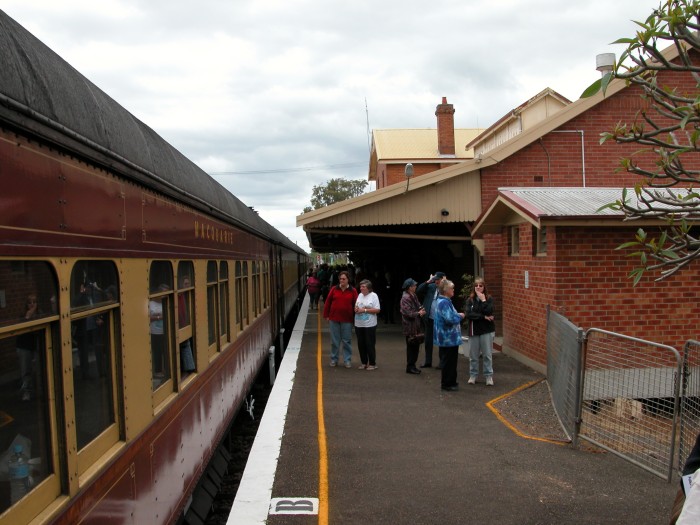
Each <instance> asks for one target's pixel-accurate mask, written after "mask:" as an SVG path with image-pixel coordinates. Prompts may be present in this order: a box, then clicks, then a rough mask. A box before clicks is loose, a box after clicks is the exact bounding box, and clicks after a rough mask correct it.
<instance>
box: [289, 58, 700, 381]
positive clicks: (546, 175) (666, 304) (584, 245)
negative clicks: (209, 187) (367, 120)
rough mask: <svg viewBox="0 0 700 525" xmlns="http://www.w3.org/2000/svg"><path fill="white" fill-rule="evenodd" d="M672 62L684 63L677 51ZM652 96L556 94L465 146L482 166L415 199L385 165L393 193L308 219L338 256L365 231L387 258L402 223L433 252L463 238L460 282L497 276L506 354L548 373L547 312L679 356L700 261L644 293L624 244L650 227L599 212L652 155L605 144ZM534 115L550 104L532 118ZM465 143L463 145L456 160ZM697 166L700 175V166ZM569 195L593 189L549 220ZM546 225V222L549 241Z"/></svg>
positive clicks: (626, 89)
mask: <svg viewBox="0 0 700 525" xmlns="http://www.w3.org/2000/svg"><path fill="white" fill-rule="evenodd" d="M666 53H667V57H668V58H673V54H674V50H671V49H669V50H666ZM662 75H663V78H662V79H660V82H663V83H666V84H671V85H676V86H678V87H679V89H681V90H683V91H687V92H692V93H696V92H697V87H696V86H695V85H691V84H692V82H691V81H690V79H687V78H674V77H673V76H672V75H671V74H668V73H663V74H662ZM686 76H687V75H686ZM684 83H687V84H684ZM641 94H642V93H641V90H639V89H638V88H637V87H635V86H627V85H626V84H625V82H624V81H621V80H615V81H613V82H611V83H610V85H609V86H608V89H607V91H606V93H605V95H603V94H602V93H598V94H597V95H595V96H593V97H591V98H587V99H579V100H577V101H576V102H573V103H568V101H566V100H565V99H562V98H561V97H558V96H556V94H555V93H554V92H552V91H551V90H545V91H543V92H542V93H540V94H539V95H538V96H536V97H533V99H531V100H530V101H528V102H526V103H525V104H523V105H521V106H520V107H519V108H516V109H515V110H513V111H511V112H509V113H508V114H507V115H506V116H504V117H503V118H502V119H500V120H499V121H498V122H497V123H496V124H494V125H493V126H491V127H490V128H488V129H487V130H486V131H485V132H483V133H481V134H479V135H478V136H477V137H476V138H474V139H473V140H471V141H470V142H467V143H466V144H464V146H462V147H463V148H464V151H465V152H470V151H471V155H472V158H466V159H463V160H460V161H459V162H455V163H453V165H451V166H448V167H443V168H441V169H438V170H436V171H432V172H430V173H425V174H422V175H420V177H417V178H415V179H413V180H411V183H410V188H409V187H408V185H406V189H405V191H404V190H403V188H402V185H399V184H396V183H395V182H393V181H394V178H392V175H391V173H392V172H391V171H390V170H389V166H388V165H389V164H391V163H388V162H384V169H385V172H386V173H387V174H388V175H387V178H386V185H385V186H382V187H380V186H379V179H377V180H378V190H377V191H376V192H373V193H372V194H367V195H363V196H361V197H358V198H356V199H351V200H350V201H345V202H343V203H338V204H335V205H333V206H329V207H328V208H326V209H322V210H315V211H314V212H312V213H311V214H308V215H306V214H305V215H303V216H300V217H298V218H297V224H298V225H302V226H304V228H305V230H306V231H307V236H308V237H309V240H310V242H311V245H312V246H314V245H315V244H316V243H318V245H320V246H324V245H323V243H327V244H325V246H327V247H335V249H342V247H343V246H347V245H348V239H351V238H353V235H355V236H356V237H354V238H355V239H361V240H362V242H364V243H365V244H367V245H369V241H368V239H370V237H365V238H361V235H363V234H364V235H375V236H377V238H378V241H377V243H376V245H373V246H372V249H375V250H379V249H381V246H380V244H381V243H382V242H386V239H387V238H388V237H382V236H383V235H387V236H388V235H391V234H392V233H391V231H392V230H391V228H398V226H394V225H400V226H401V227H402V228H403V230H401V231H402V232H403V233H402V235H404V236H405V237H406V238H408V237H409V236H410V233H409V232H420V233H421V234H423V236H425V235H424V234H425V232H426V231H428V232H429V233H430V234H432V235H433V236H434V237H435V239H436V241H435V243H434V244H433V245H430V244H428V242H429V241H428V240H427V239H424V242H425V244H424V245H423V246H421V249H422V250H425V251H427V252H430V250H431V246H435V247H438V246H441V245H442V244H445V242H450V241H449V239H452V240H454V243H455V244H456V243H461V245H462V249H461V250H457V249H453V250H452V252H453V253H455V256H454V259H453V263H454V265H453V266H452V268H450V269H448V270H447V271H448V272H449V273H450V276H451V277H458V276H459V275H461V273H465V272H470V273H473V274H476V275H483V276H484V278H485V280H486V282H487V283H488V285H489V289H490V291H491V293H492V294H493V295H494V296H495V298H496V302H497V305H498V309H499V323H498V325H497V331H498V334H497V335H502V338H503V350H504V351H505V352H506V353H509V354H512V355H514V356H515V357H518V358H520V359H522V360H523V361H525V362H527V363H528V364H530V365H531V366H533V367H534V368H536V369H540V370H542V369H543V368H544V366H545V363H546V356H545V314H546V306H547V305H551V307H552V308H554V309H556V310H559V311H561V312H563V313H564V314H565V315H567V317H569V318H570V319H572V321H573V322H574V323H577V324H579V325H581V326H582V327H584V328H587V327H591V326H596V327H600V328H605V329H608V330H611V331H620V332H624V333H627V334H629V335H633V336H637V337H642V338H647V339H653V340H654V341H658V342H660V343H665V344H669V345H673V346H676V347H679V346H680V345H681V344H682V342H683V341H685V340H686V339H689V338H695V337H697V333H696V332H695V331H694V330H695V329H694V327H695V326H696V325H697V324H698V321H700V315H698V314H699V313H700V309H698V308H697V306H696V301H697V300H696V299H695V298H696V297H697V296H698V295H699V294H698V292H700V289H699V287H700V284H696V283H700V279H698V272H700V268H698V267H697V265H696V266H691V267H690V268H688V269H686V270H684V271H683V272H682V273H681V274H679V275H678V276H674V277H672V278H671V279H668V280H666V281H664V282H663V283H655V282H654V281H653V279H654V277H656V276H651V275H649V276H647V277H645V278H644V279H643V280H642V281H641V282H640V284H639V285H638V286H637V287H636V288H635V287H633V286H632V283H631V281H630V279H629V278H628V277H627V276H628V274H629V272H630V270H631V269H632V268H633V267H634V264H635V262H636V261H635V260H634V259H632V258H628V257H625V254H624V253H622V252H620V251H616V250H615V248H616V247H617V246H619V245H620V244H621V243H623V242H626V241H629V240H632V239H633V233H634V231H635V230H636V228H637V227H638V224H636V223H635V224H630V223H623V222H622V216H621V215H619V216H614V215H613V216H610V217H607V216H606V217H603V218H601V217H600V216H594V215H595V214H594V212H595V209H597V208H595V209H591V206H590V204H591V203H595V202H597V201H596V198H597V197H595V198H594V197H593V196H594V194H595V191H597V190H595V191H594V189H597V188H618V190H617V191H618V192H619V191H621V190H619V188H621V187H631V186H633V185H634V184H635V183H636V182H638V179H637V177H636V176H633V175H630V174H627V173H625V172H624V171H618V168H619V165H620V164H619V161H620V159H621V158H622V157H625V156H629V155H630V154H631V153H632V152H634V151H636V150H638V149H639V146H638V145H637V144H630V145H626V146H623V145H618V144H616V143H614V142H612V141H609V142H606V143H604V144H602V145H601V144H600V137H601V134H602V133H604V132H608V131H610V130H612V129H613V128H614V127H615V125H616V124H617V123H618V122H620V121H623V122H632V121H634V119H635V116H636V114H637V113H638V112H639V111H640V110H642V109H646V108H647V107H648V106H647V104H648V102H647V101H646V100H645V99H643V98H642V96H641ZM530 108H539V109H538V110H537V111H534V110H533V111H531V112H530V114H529V116H530V117H532V118H529V117H528V118H525V115H526V111H525V110H528V109H530ZM439 109H440V106H438V111H436V114H437V115H438V118H440V115H441V113H440V111H439ZM459 148H460V143H459V142H457V143H456V150H455V151H456V152H457V151H458V150H459ZM635 158H636V159H637V160H638V162H639V163H640V164H641V165H645V164H646V165H647V166H648V167H652V166H653V164H652V162H653V159H654V157H653V156H651V155H648V156H646V157H644V156H643V155H636V156H635ZM385 161H386V158H385ZM410 161H411V160H410V159H407V158H403V159H396V162H395V166H394V167H393V168H392V169H395V170H396V175H395V178H397V179H399V180H400V181H405V177H404V174H403V169H404V166H405V164H406V163H407V162H410ZM453 162H454V161H453ZM371 163H372V166H375V168H374V171H373V168H372V167H371V168H370V179H371V178H372V176H373V175H372V174H373V173H374V174H377V173H380V172H381V169H382V157H381V156H373V157H372V159H371ZM686 163H696V167H700V159H697V158H695V159H693V158H691V159H688V160H687V161H686ZM414 166H415V164H414ZM399 167H400V168H401V169H400V170H399ZM414 169H415V168H414ZM396 182H398V181H396ZM501 188H508V191H510V193H506V192H504V191H499V189H501ZM562 188H582V189H584V191H582V192H581V193H579V194H578V196H577V197H575V198H574V200H573V201H571V202H570V203H569V209H567V210H564V211H559V212H557V213H554V214H552V215H551V216H550V212H549V211H548V209H549V208H548V207H549V206H550V205H551V204H552V203H556V202H557V199H559V200H561V199H562V196H561V194H558V193H557V191H556V190H561V189H562ZM526 189H530V190H545V189H550V190H552V191H551V192H550V193H549V194H547V192H544V195H547V198H546V199H545V201H544V202H540V203H539V204H538V201H536V200H535V201H533V200H531V199H532V198H533V197H532V194H530V195H525V194H519V193H518V191H520V190H526ZM598 193H600V192H598ZM600 194H603V193H600ZM608 196H609V195H608ZM576 199H578V200H580V201H581V202H582V203H586V202H588V204H589V206H588V208H587V209H586V212H585V213H583V214H581V213H577V212H575V211H574V207H573V204H574V203H576V202H577V201H576ZM612 200H615V199H614V198H613V199H611V200H610V201H612ZM610 201H608V202H610ZM445 202H448V204H445ZM398 210H404V211H403V214H399V211H398ZM405 210H409V211H405ZM542 221H544V223H546V225H547V228H546V235H545V236H544V239H543V235H542V233H543V232H542V230H541V228H540V226H541V225H542V224H544V223H543V222H542ZM365 225H369V226H365ZM460 228H462V230H463V233H460V232H461V231H462V230H460ZM395 231H398V230H395ZM385 232H389V233H385ZM448 233H449V234H450V235H451V237H448V236H447V234H448ZM514 237H515V238H517V240H518V242H519V246H518V249H519V252H518V253H517V254H514V253H512V251H511V252H509V249H510V250H512V246H513V244H512V243H513V242H514V241H513V238H514ZM538 241H539V243H540V246H541V243H542V242H543V241H544V242H546V252H541V251H540V252H538V251H537V250H536V249H534V248H533V246H537V244H538ZM392 248H393V246H392ZM533 249H534V251H533ZM435 253H437V252H435ZM392 256H393V257H395V255H394V254H392V253H387V254H386V257H387V258H391V257H392ZM435 257H436V256H435V255H434V254H433V259H435ZM433 267H436V266H435V265H434V264H433ZM440 268H443V265H442V263H441V264H440ZM433 269H435V268H433ZM526 272H527V273H526ZM526 275H527V280H528V281H527V283H528V286H527V287H525V279H526ZM662 305H663V306H662ZM671 314H674V315H671Z"/></svg>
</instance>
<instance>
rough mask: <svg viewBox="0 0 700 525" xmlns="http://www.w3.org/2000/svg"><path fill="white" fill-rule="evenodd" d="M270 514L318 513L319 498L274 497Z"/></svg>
mask: <svg viewBox="0 0 700 525" xmlns="http://www.w3.org/2000/svg"><path fill="white" fill-rule="evenodd" d="M270 514H318V498H272V499H271V500H270Z"/></svg>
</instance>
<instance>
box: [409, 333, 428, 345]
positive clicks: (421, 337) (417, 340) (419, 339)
mask: <svg viewBox="0 0 700 525" xmlns="http://www.w3.org/2000/svg"><path fill="white" fill-rule="evenodd" d="M423 341H425V334H415V335H409V336H408V342H409V343H411V344H413V345H419V344H422V343H423Z"/></svg>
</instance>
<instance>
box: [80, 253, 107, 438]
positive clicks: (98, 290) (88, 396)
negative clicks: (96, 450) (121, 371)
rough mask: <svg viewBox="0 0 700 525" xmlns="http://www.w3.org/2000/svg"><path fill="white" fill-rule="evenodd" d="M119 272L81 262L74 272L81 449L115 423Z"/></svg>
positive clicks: (97, 263)
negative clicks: (115, 364) (115, 363)
mask: <svg viewBox="0 0 700 525" xmlns="http://www.w3.org/2000/svg"><path fill="white" fill-rule="evenodd" d="M118 282H119V281H118V278H117V271H116V268H115V266H114V264H113V263H112V262H109V261H78V262H77V263H76V264H75V266H74V267H73V271H72V273H71V286H70V294H71V295H70V297H71V335H72V340H73V346H72V348H73V389H74V394H75V395H74V399H75V412H76V414H75V416H76V417H75V430H76V439H77V442H78V450H81V449H82V448H83V447H85V446H86V445H87V444H88V443H90V442H92V441H93V440H94V439H95V438H96V437H97V436H99V435H100V434H101V433H102V432H103V431H104V430H105V429H106V428H108V427H109V426H110V425H112V424H114V423H115V421H116V420H115V412H116V410H115V408H116V401H115V399H116V391H115V388H116V375H115V374H116V368H115V366H114V360H115V352H116V347H117V344H116V341H117V334H116V333H115V330H116V328H117V327H118V319H117V316H118V308H117V307H118V305H119V288H118Z"/></svg>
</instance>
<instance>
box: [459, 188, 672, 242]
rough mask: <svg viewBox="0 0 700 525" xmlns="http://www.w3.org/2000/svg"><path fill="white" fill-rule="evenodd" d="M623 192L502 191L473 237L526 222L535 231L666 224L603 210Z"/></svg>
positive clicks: (632, 195) (630, 193)
mask: <svg viewBox="0 0 700 525" xmlns="http://www.w3.org/2000/svg"><path fill="white" fill-rule="evenodd" d="M622 191H623V188H541V187H539V188H499V189H498V197H496V200H495V201H493V203H492V204H491V206H489V209H488V210H486V211H485V212H484V213H483V214H482V215H481V217H479V219H477V221H476V224H475V225H474V228H473V229H472V234H473V235H475V236H480V235H483V234H485V233H499V232H500V231H501V228H502V227H504V226H512V225H516V224H521V223H524V222H529V223H530V224H532V225H533V226H535V227H536V228H541V227H542V226H547V225H552V226H571V225H579V226H581V225H586V226H596V225H598V226H600V225H606V226H610V227H627V228H630V227H637V226H647V225H659V224H662V223H663V221H662V220H659V219H644V220H634V221H624V220H623V219H624V214H623V213H622V212H621V211H617V210H612V209H610V208H603V207H604V206H605V205H607V204H610V203H612V202H615V201H617V200H619V199H621V197H622ZM671 191H675V190H671ZM677 191H679V192H680V191H683V190H677ZM627 201H628V203H633V202H634V201H635V193H634V190H632V189H628V190H627ZM601 208H603V209H601Z"/></svg>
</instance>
